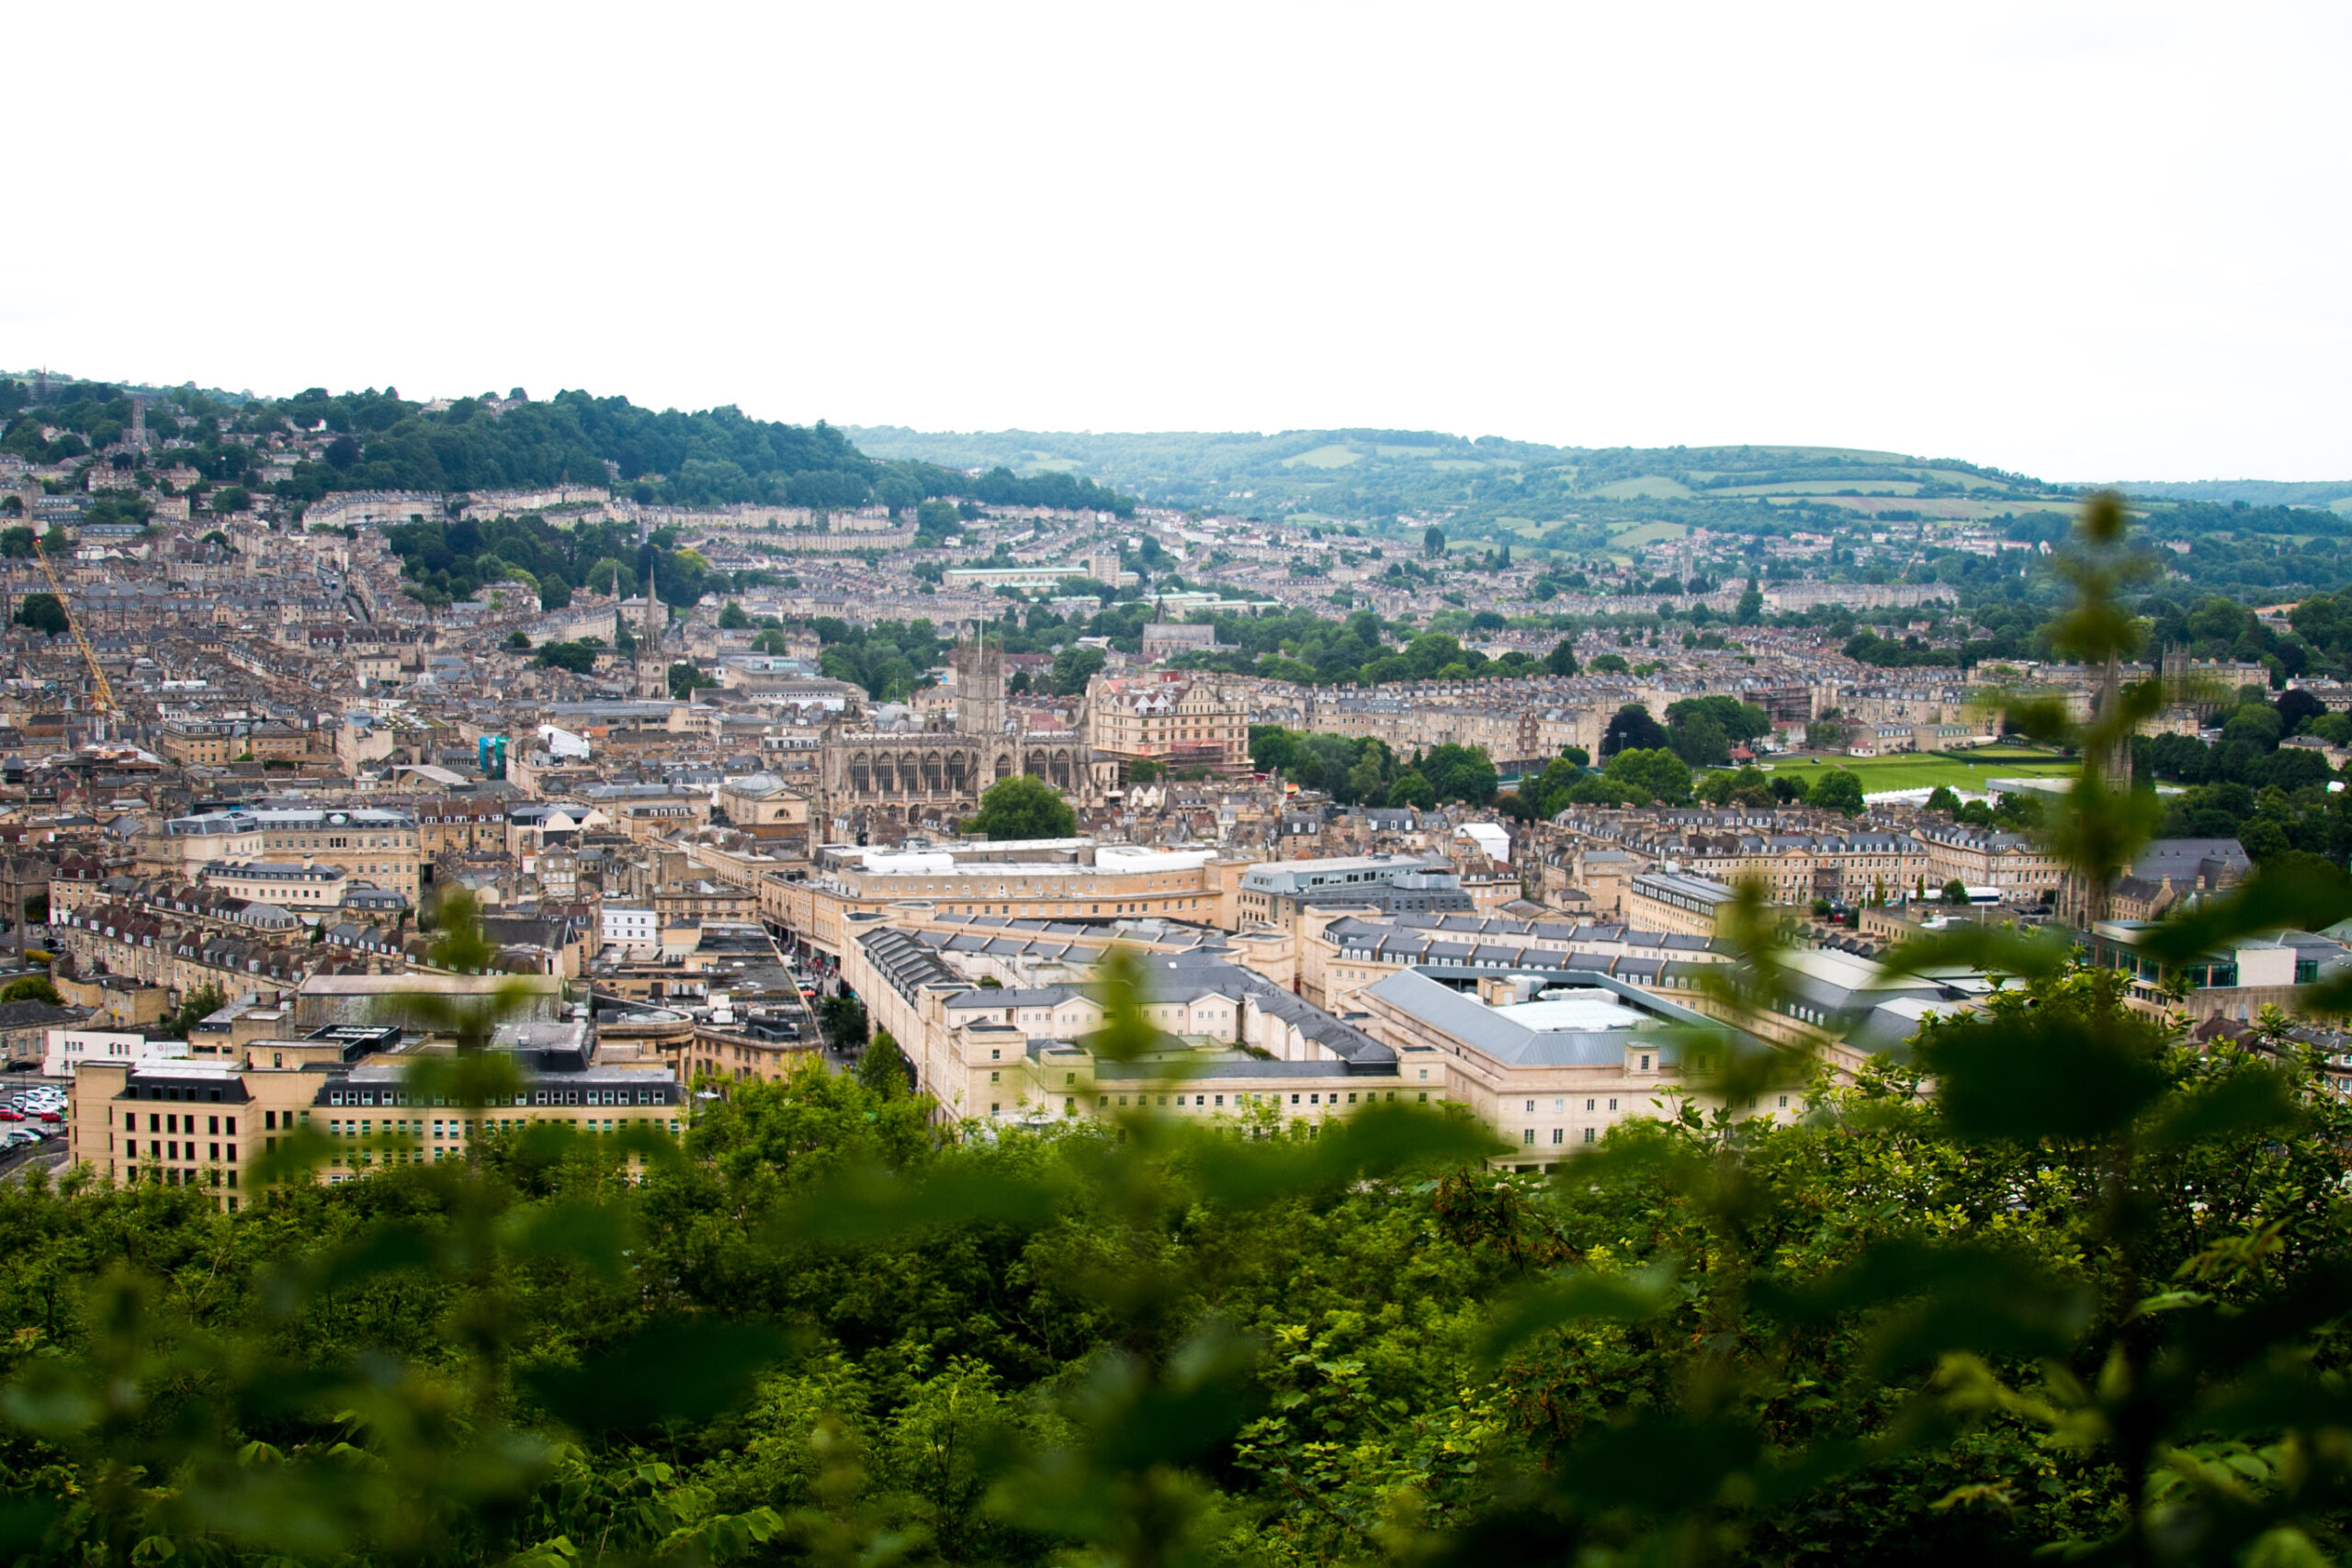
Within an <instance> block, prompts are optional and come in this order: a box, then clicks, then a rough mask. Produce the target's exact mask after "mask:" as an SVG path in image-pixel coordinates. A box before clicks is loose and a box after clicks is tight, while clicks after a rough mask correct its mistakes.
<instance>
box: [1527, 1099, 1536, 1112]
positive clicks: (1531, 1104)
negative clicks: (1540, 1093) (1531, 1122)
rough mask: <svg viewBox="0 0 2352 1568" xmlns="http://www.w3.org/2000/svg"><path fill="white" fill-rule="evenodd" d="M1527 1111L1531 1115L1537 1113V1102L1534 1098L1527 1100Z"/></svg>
mask: <svg viewBox="0 0 2352 1568" xmlns="http://www.w3.org/2000/svg"><path fill="white" fill-rule="evenodd" d="M1527 1113H1528V1114H1529V1115H1530V1116H1532V1115H1534V1114H1535V1102H1534V1101H1533V1100H1529V1101H1528V1102H1527Z"/></svg>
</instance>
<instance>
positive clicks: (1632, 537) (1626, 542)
mask: <svg viewBox="0 0 2352 1568" xmlns="http://www.w3.org/2000/svg"><path fill="white" fill-rule="evenodd" d="M1689 532H1691V530H1690V528H1689V527H1687V526H1686V525H1682V524H1680V523H1639V524H1636V525H1634V526H1633V527H1631V528H1628V529H1626V530H1625V531H1624V532H1623V533H1622V534H1612V535H1611V536H1610V539H1609V546H1610V547H1611V549H1618V548H1623V549H1633V548H1635V547H1639V546H1642V545H1654V544H1657V543H1659V542H1660V541H1662V540H1666V539H1679V538H1680V537H1682V536H1684V535H1685V534H1688V533H1689Z"/></svg>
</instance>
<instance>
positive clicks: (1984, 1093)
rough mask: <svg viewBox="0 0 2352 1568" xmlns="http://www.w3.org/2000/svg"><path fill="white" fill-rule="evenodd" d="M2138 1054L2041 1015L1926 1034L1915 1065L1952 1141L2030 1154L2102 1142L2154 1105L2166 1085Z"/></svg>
mask: <svg viewBox="0 0 2352 1568" xmlns="http://www.w3.org/2000/svg"><path fill="white" fill-rule="evenodd" d="M2136 1047H2137V1043H2136V1042H2135V1041H2132V1040H2131V1039H2130V1038H2128V1037H2127V1038H2124V1039H2114V1038H2102V1037H2100V1036H2098V1035H2096V1034H2093V1033H2092V1032H2090V1031H2089V1030H2088V1029H2086V1027H2085V1026H2084V1025H2083V1023H2082V1022H2081V1021H2079V1020H2078V1019H2076V1018H2075V1017H2073V1016H2072V1015H2070V1014H2067V1013H2064V1012H2061V1011H2052V1010H2038V1011H2034V1012H2030V1013H2022V1014H2009V1015H2003V1016H1993V1017H1985V1018H1971V1019H1963V1020H1960V1021H1954V1022H1952V1023H1951V1024H1948V1025H1946V1026H1944V1027H1943V1028H1940V1029H1938V1030H1935V1031H1932V1032H1929V1033H1927V1034H1923V1035H1922V1036H1921V1037H1920V1040H1919V1049H1918V1055H1919V1059H1920V1063H1921V1065H1922V1066H1925V1067H1926V1068H1927V1069H1928V1072H1930V1073H1932V1074H1933V1075H1934V1076H1935V1077H1936V1079H1937V1104H1938V1109H1939V1111H1940V1112H1941V1113H1942V1117H1943V1120H1944V1122H1945V1124H1946V1125H1947V1126H1948V1127H1950V1128H1951V1131H1952V1132H1953V1133H1954V1134H1957V1135H1958V1136H1960V1137H1962V1138H1965V1139H1971V1140H1976V1141H1986V1142H1990V1141H2010V1142H2016V1143H2028V1144H2030V1143H2039V1142H2041V1140H2043V1139H2045V1138H2051V1139H2059V1140H2064V1141H2082V1140H2086V1139H2092V1138H2101V1137H2105V1136H2107V1135H2108V1134H2112V1133H2114V1132H2116V1131H2118V1130H2119V1129H2120V1128H2122V1127H2124V1126H2126V1125H2128V1124H2129V1123H2130V1122H2131V1121H2132V1119H2133V1118H2135V1117H2136V1116H2138V1115H2139V1114H2140V1112H2141V1111H2143V1110H2145V1109H2146V1108H2147V1107H2148V1106H2149V1105H2150V1104H2151V1103H2152V1102H2154V1100H2155V1099H2156V1097H2157V1096H2158V1095H2160V1094H2161V1093H2162V1092H2163V1091H2164V1088H2165V1075H2164V1073H2163V1071H2162V1069H2161V1068H2160V1067H2159V1066H2157V1065H2156V1063H2155V1062H2154V1060H2153V1059H2152V1058H2151V1057H2150V1056H2149V1055H2147V1054H2146V1053H2145V1052H2144V1051H2143V1050H2141V1049H2138V1048H2136Z"/></svg>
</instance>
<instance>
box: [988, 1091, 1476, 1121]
mask: <svg viewBox="0 0 2352 1568" xmlns="http://www.w3.org/2000/svg"><path fill="white" fill-rule="evenodd" d="M1117 1098H1118V1101H1119V1103H1120V1104H1121V1105H1125V1104H1126V1103H1127V1097H1126V1096H1125V1095H1124V1094H1123V1095H1120V1096H1118V1097H1117ZM1383 1098H1384V1096H1383V1095H1382V1094H1381V1092H1380V1091H1378V1090H1374V1089H1366V1090H1364V1091H1363V1102H1364V1103H1365V1104H1367V1105H1370V1104H1373V1103H1375V1102H1376V1101H1378V1100H1381V1099H1383ZM1385 1098H1386V1099H1388V1100H1395V1099H1396V1098H1397V1091H1396V1090H1395V1089H1390V1090H1388V1091H1387V1092H1386V1095H1385ZM1429 1098H1430V1097H1429V1096H1428V1095H1427V1094H1426V1093H1425V1094H1422V1095H1420V1096H1419V1100H1420V1103H1422V1104H1424V1105H1426V1104H1428V1103H1429ZM1111 1100H1112V1097H1111V1096H1110V1095H1107V1094H1106V1095H1103V1097H1102V1098H1101V1099H1100V1100H1097V1101H1096V1102H1095V1103H1096V1106H1097V1108H1098V1109H1102V1110H1108V1109H1109V1108H1110V1105H1111ZM1282 1102H1283V1097H1282V1095H1281V1094H1280V1093H1279V1092H1276V1093H1273V1094H1237V1095H1235V1096H1234V1097H1233V1103H1234V1104H1235V1105H1237V1106H1241V1105H1280V1104H1281V1103H1282ZM1290 1102H1291V1103H1292V1104H1293V1105H1296V1104H1298V1103H1299V1097H1298V1095H1296V1094H1293V1095H1292V1096H1291V1097H1290ZM1150 1103H1151V1096H1149V1095H1148V1094H1139V1095H1136V1104H1137V1105H1139V1106H1144V1105H1149V1104H1150ZM1159 1103H1160V1104H1161V1105H1163V1106H1165V1105H1167V1104H1168V1096H1166V1095H1164V1094H1163V1095H1161V1096H1160V1097H1159ZM1306 1103H1307V1104H1309V1105H1324V1104H1327V1103H1328V1104H1331V1105H1337V1104H1339V1103H1340V1091H1339V1090H1337V1089H1333V1090H1332V1091H1331V1092H1330V1094H1329V1097H1328V1099H1327V1097H1326V1096H1325V1095H1323V1094H1322V1093H1320V1092H1312V1093H1308V1094H1307V1095H1306ZM1348 1103H1349V1104H1350V1105H1353V1104H1355V1103H1356V1096H1355V1093H1354V1092H1352V1091H1351V1093H1350V1094H1349V1095H1348ZM1077 1106H1078V1101H1076V1100H1069V1099H1065V1100H1063V1101H1062V1109H1063V1110H1064V1111H1075V1110H1076V1109H1077ZM1192 1107H1193V1109H1207V1110H1223V1109H1224V1107H1225V1096H1223V1095H1221V1094H1216V1095H1210V1094H1196V1095H1194V1096H1193V1100H1192ZM1174 1108H1175V1109H1176V1110H1179V1111H1182V1110H1184V1109H1186V1106H1185V1102H1184V1097H1183V1096H1182V1095H1181V1094H1180V1095H1178V1096H1177V1097H1176V1104H1175V1107H1174ZM989 1114H991V1115H993V1114H995V1110H994V1108H993V1107H991V1108H990V1110H989Z"/></svg>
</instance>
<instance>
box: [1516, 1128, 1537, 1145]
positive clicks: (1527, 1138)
mask: <svg viewBox="0 0 2352 1568" xmlns="http://www.w3.org/2000/svg"><path fill="white" fill-rule="evenodd" d="M1519 1141H1520V1142H1521V1143H1522V1144H1532V1143H1533V1142H1534V1141H1535V1129H1534V1128H1532V1127H1525V1128H1521V1130H1520V1134H1519Z"/></svg>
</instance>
